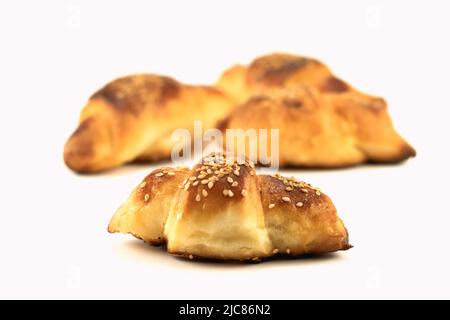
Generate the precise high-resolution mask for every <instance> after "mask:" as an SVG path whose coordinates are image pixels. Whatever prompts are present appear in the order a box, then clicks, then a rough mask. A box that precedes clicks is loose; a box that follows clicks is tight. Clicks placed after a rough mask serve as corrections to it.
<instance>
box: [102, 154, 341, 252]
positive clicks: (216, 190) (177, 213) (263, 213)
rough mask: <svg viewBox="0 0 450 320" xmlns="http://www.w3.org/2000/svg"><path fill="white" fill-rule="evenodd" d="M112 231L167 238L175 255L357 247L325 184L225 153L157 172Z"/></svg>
mask: <svg viewBox="0 0 450 320" xmlns="http://www.w3.org/2000/svg"><path fill="white" fill-rule="evenodd" d="M180 181H181V183H180ZM108 231H109V232H121V233H131V234H133V235H135V236H136V237H138V238H140V239H142V240H144V241H146V242H148V243H150V244H154V245H156V244H162V243H166V245H167V251H168V252H169V253H172V254H176V255H181V256H184V257H189V258H191V259H192V258H194V257H199V258H212V259H220V260H260V259H263V258H267V257H270V256H273V255H276V254H287V255H301V254H307V253H325V252H331V251H337V250H346V249H348V248H350V245H349V243H348V233H347V230H346V229H345V227H344V225H343V223H342V221H341V220H340V219H339V217H338V216H337V213H336V209H335V207H334V205H333V203H332V202H331V200H330V199H329V198H328V197H327V196H326V195H324V194H323V193H322V192H321V191H320V190H319V189H318V188H314V187H312V186H311V185H309V184H307V183H305V182H301V181H298V180H295V179H294V178H285V177H282V176H280V175H274V176H266V175H262V176H258V175H256V173H255V170H254V165H253V163H252V162H250V161H248V160H241V159H236V158H230V157H227V158H224V157H223V155H221V154H212V155H210V156H208V157H206V158H204V159H203V160H202V162H201V163H200V164H198V165H196V166H195V167H194V168H193V169H192V170H191V171H188V170H187V169H170V168H163V169H158V170H155V171H154V172H152V173H151V174H150V175H149V176H147V177H146V178H145V179H144V180H143V182H141V184H140V185H139V186H138V187H137V188H135V189H134V190H133V192H132V194H131V195H130V197H129V198H128V200H127V201H126V202H125V204H124V205H122V206H121V207H120V209H119V210H118V211H117V213H116V214H115V215H114V216H113V218H112V219H111V222H110V224H109V226H108Z"/></svg>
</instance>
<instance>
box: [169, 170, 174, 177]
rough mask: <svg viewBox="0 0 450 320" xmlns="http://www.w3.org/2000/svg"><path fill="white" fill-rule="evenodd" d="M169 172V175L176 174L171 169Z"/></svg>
mask: <svg viewBox="0 0 450 320" xmlns="http://www.w3.org/2000/svg"><path fill="white" fill-rule="evenodd" d="M167 174H168V175H169V176H174V175H175V172H174V171H169V172H168V173H167Z"/></svg>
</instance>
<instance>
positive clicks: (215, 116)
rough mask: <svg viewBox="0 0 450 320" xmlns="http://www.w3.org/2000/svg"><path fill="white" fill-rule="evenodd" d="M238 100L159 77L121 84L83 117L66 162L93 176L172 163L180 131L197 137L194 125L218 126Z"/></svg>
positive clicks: (95, 100) (92, 102) (110, 87)
mask: <svg viewBox="0 0 450 320" xmlns="http://www.w3.org/2000/svg"><path fill="white" fill-rule="evenodd" d="M235 105H236V104H235V101H234V100H233V99H231V98H229V97H228V96H226V95H225V94H223V93H222V92H221V91H220V90H218V89H217V88H214V87H209V86H191V85H185V84H182V83H179V82H178V81H176V80H174V79H172V78H169V77H165V76H158V75H153V74H139V75H132V76H127V77H123V78H119V79H116V80H114V81H112V82H110V83H109V84H107V85H106V86H105V87H103V88H102V89H100V90H99V91H97V92H96V93H95V94H94V95H93V96H92V97H91V98H90V99H89V101H88V103H87V105H86V106H85V107H84V109H83V110H82V112H81V116H80V122H79V126H78V128H77V129H76V131H75V132H74V133H73V134H72V136H71V137H70V138H69V140H68V141H67V143H66V145H65V148H64V161H65V162H66V164H67V166H68V167H70V168H71V169H73V170H74V171H77V172H84V173H92V172H99V171H103V170H107V169H111V168H114V167H116V166H119V165H121V164H124V163H126V162H130V161H134V160H139V161H155V160H161V159H168V158H169V157H170V154H171V150H172V147H173V146H174V144H175V143H176V142H173V141H171V140H170V137H171V134H172V132H173V131H174V130H175V129H183V128H184V129H188V130H189V131H190V132H191V135H192V134H193V127H194V121H196V120H201V121H202V125H203V129H204V130H206V129H209V128H212V127H215V125H216V122H217V121H218V120H219V119H221V118H223V117H225V116H226V115H227V114H229V112H230V111H231V109H232V108H234V107H235Z"/></svg>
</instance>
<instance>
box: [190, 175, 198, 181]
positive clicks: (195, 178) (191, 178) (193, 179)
mask: <svg viewBox="0 0 450 320" xmlns="http://www.w3.org/2000/svg"><path fill="white" fill-rule="evenodd" d="M189 180H191V181H195V180H197V177H194V176H192V177H190V178H189Z"/></svg>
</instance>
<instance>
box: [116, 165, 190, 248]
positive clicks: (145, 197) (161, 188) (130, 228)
mask: <svg viewBox="0 0 450 320" xmlns="http://www.w3.org/2000/svg"><path fill="white" fill-rule="evenodd" d="M189 172H190V170H189V169H187V168H175V169H174V168H161V169H157V170H154V171H153V172H152V173H150V174H149V175H148V176H146V177H145V179H144V180H142V182H141V183H140V184H139V185H138V186H137V187H136V188H134V189H133V191H132V192H131V194H130V196H129V198H128V200H127V201H126V202H125V203H124V204H123V205H122V206H121V207H120V208H119V209H118V210H117V212H116V213H115V214H114V216H113V217H112V219H111V222H110V223H109V225H108V231H109V232H111V233H114V232H121V233H130V234H132V235H133V236H135V237H136V238H138V239H142V240H143V241H145V242H147V243H150V244H152V245H161V244H163V243H165V240H164V225H165V223H166V220H167V216H168V213H169V209H170V207H171V205H172V202H173V199H174V196H173V195H174V194H175V193H176V192H177V191H178V186H179V185H180V183H181V182H182V181H183V180H184V179H185V178H186V177H187V176H188V175H189Z"/></svg>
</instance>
